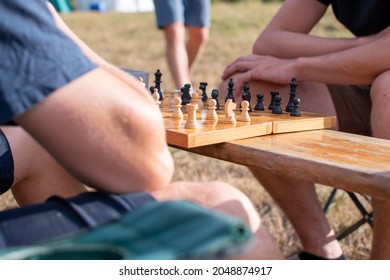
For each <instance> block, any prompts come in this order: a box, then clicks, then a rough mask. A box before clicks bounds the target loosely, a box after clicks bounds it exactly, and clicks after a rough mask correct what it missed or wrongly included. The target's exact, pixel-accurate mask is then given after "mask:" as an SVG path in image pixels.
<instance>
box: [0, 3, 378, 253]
mask: <svg viewBox="0 0 390 280" xmlns="http://www.w3.org/2000/svg"><path fill="white" fill-rule="evenodd" d="M278 7H279V4H277V3H267V4H264V3H261V2H259V1H256V2H253V1H252V2H240V3H234V4H233V3H215V4H213V6H212V29H211V37H210V42H209V44H208V46H207V49H206V51H205V55H204V56H203V58H202V60H201V61H200V63H199V66H198V68H197V69H196V72H195V73H194V77H193V83H194V84H198V83H199V82H201V81H205V82H208V83H209V88H210V89H211V88H215V87H217V85H218V83H219V81H220V74H221V73H222V71H223V69H224V67H225V66H226V65H227V64H228V63H229V62H231V61H232V60H233V59H235V58H236V57H237V56H239V55H242V54H246V53H249V52H250V50H251V45H252V43H253V41H254V40H255V38H256V37H257V35H258V34H259V32H260V31H261V30H262V29H263V28H264V26H265V24H266V23H267V22H268V21H269V20H270V18H271V17H272V15H273V14H274V13H275V12H276V11H277V9H278ZM297 16H304V15H297ZM63 18H64V20H65V21H66V22H67V23H68V24H69V25H70V26H71V27H72V28H73V30H74V31H75V32H76V33H77V34H78V35H79V36H80V37H81V38H82V39H83V40H85V42H87V43H88V44H89V45H90V46H91V47H92V48H93V49H94V50H95V51H96V52H97V53H98V54H100V55H101V56H103V57H104V58H106V59H107V60H108V61H109V62H111V63H113V64H115V65H117V66H120V67H128V68H133V69H139V70H145V71H148V72H149V73H153V72H155V71H156V69H157V68H159V69H161V71H162V72H163V73H164V74H163V77H162V78H163V82H164V83H163V85H162V87H163V88H172V86H173V82H172V79H171V77H170V75H169V71H168V67H167V63H166V61H165V54H164V40H163V34H162V33H161V32H160V31H159V30H157V29H156V27H155V20H154V14H153V13H141V14H120V13H104V14H98V13H86V12H85V13H84V12H83V13H82V12H78V13H71V14H68V15H64V16H63ZM313 34H316V35H321V36H350V34H349V33H347V32H345V31H343V29H342V27H341V26H340V25H339V24H338V23H337V22H335V21H334V20H333V17H332V15H331V14H327V16H326V17H325V18H324V20H323V21H321V23H320V24H319V26H318V27H316V28H315V29H314V30H313ZM286 43H288V42H286ZM151 78H154V77H153V75H151ZM171 151H172V154H173V156H174V159H175V164H176V173H175V176H174V179H175V180H197V181H207V180H214V179H218V180H223V181H226V182H228V183H231V184H233V185H235V186H237V187H238V188H240V189H241V190H242V191H244V192H245V193H246V194H247V195H248V196H249V197H250V198H251V200H252V201H253V203H254V204H255V206H256V207H257V208H258V209H259V213H260V215H261V216H262V217H263V220H264V222H265V223H266V224H267V226H268V228H269V230H270V232H271V234H272V235H273V237H274V238H275V240H276V241H277V243H278V244H279V246H280V248H281V249H282V250H283V252H284V253H285V254H286V255H289V254H291V253H293V252H295V251H296V250H298V249H299V247H300V244H299V241H298V240H297V238H296V236H295V234H294V231H293V229H292V227H291V225H290V224H289V222H288V220H287V219H286V218H285V216H284V214H283V213H282V212H281V211H280V210H279V208H278V207H277V206H276V205H275V204H274V202H273V201H272V199H271V198H270V196H269V195H268V194H267V193H266V192H265V191H264V189H263V188H262V187H261V186H260V185H259V183H258V182H257V181H256V180H255V179H254V178H253V176H252V175H251V173H250V172H249V171H248V170H247V169H246V168H245V167H242V166H238V165H234V164H229V163H226V162H221V161H218V160H213V159H209V158H205V157H201V156H196V155H192V154H188V153H186V152H183V151H180V150H175V149H172V150H171ZM316 189H317V192H318V195H319V198H320V200H321V201H325V199H326V197H327V195H328V194H329V192H330V190H331V188H329V187H325V186H320V185H318V186H317V187H316ZM291 191H293V190H291ZM12 205H14V202H13V201H12V197H11V195H10V194H7V195H6V196H0V208H4V207H8V206H12ZM328 217H329V220H330V221H331V223H332V225H333V227H334V228H335V230H336V231H339V230H340V229H342V228H344V227H345V226H347V225H349V224H350V223H351V222H353V221H355V220H357V219H360V215H359V213H358V212H357V210H356V208H355V207H354V206H353V205H352V203H351V201H350V200H349V198H348V197H347V196H346V195H345V193H343V192H341V191H339V192H338V195H337V198H336V202H335V203H334V204H333V205H332V207H331V209H330V211H329V213H328ZM309 229H310V225H308V230H309ZM371 238H372V232H371V229H370V227H369V226H363V227H361V228H360V229H359V230H357V231H356V232H354V233H353V234H352V235H350V236H349V237H347V238H346V239H344V240H343V241H342V242H341V244H342V247H343V250H344V252H345V254H346V255H347V257H348V258H350V259H367V258H369V252H370V248H371V245H370V244H371Z"/></svg>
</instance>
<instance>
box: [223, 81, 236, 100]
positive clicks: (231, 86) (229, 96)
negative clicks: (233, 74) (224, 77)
mask: <svg viewBox="0 0 390 280" xmlns="http://www.w3.org/2000/svg"><path fill="white" fill-rule="evenodd" d="M227 90H228V94H227V95H226V98H225V103H226V101H227V100H228V99H231V100H232V101H233V102H235V99H234V94H233V92H234V82H233V79H230V80H229V84H228V89H227Z"/></svg>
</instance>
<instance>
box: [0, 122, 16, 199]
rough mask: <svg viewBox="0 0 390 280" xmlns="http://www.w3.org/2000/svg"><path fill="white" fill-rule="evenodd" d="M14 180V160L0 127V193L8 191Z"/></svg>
mask: <svg viewBox="0 0 390 280" xmlns="http://www.w3.org/2000/svg"><path fill="white" fill-rule="evenodd" d="M13 182H14V160H13V157H12V152H11V148H10V146H9V144H8V140H7V138H6V137H5V135H4V133H3V131H2V130H1V129H0V195H1V194H3V193H5V192H6V191H8V190H9V189H10V188H11V186H12V184H13Z"/></svg>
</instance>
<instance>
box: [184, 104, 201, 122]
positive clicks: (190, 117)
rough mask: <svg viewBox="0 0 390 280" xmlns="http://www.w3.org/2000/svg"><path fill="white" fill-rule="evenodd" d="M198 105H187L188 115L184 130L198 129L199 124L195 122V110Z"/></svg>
mask: <svg viewBox="0 0 390 280" xmlns="http://www.w3.org/2000/svg"><path fill="white" fill-rule="evenodd" d="M197 107H198V105H197V104H196V105H195V104H191V103H189V104H187V105H186V108H187V113H188V119H187V121H186V123H185V125H184V127H185V128H198V127H199V124H198V121H197V120H196V109H197Z"/></svg>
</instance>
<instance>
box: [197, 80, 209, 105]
mask: <svg viewBox="0 0 390 280" xmlns="http://www.w3.org/2000/svg"><path fill="white" fill-rule="evenodd" d="M206 87H207V83H205V82H201V83H200V85H199V89H200V90H201V91H202V101H203V102H206V101H207V93H206Z"/></svg>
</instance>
